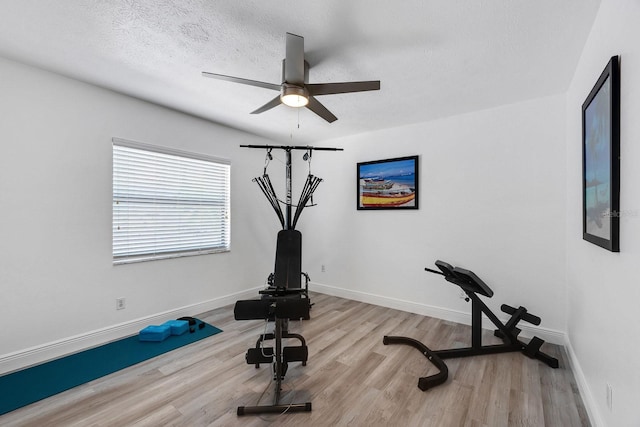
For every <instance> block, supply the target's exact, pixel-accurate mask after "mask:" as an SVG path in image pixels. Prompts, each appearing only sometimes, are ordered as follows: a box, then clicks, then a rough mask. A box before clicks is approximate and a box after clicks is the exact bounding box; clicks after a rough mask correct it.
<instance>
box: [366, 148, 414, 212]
mask: <svg viewBox="0 0 640 427" xmlns="http://www.w3.org/2000/svg"><path fill="white" fill-rule="evenodd" d="M357 172H358V174H357V178H358V182H357V190H358V199H357V200H358V204H357V208H358V209H360V210H364V209H418V182H419V181H418V156H410V157H398V158H395V159H386V160H376V161H372V162H362V163H358V171H357Z"/></svg>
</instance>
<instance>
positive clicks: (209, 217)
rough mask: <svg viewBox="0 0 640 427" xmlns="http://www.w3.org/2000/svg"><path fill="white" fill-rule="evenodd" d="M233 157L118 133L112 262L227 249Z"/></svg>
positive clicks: (114, 139)
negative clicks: (127, 137) (134, 139)
mask: <svg viewBox="0 0 640 427" xmlns="http://www.w3.org/2000/svg"><path fill="white" fill-rule="evenodd" d="M230 169H231V166H230V164H229V161H226V160H220V159H215V158H212V157H208V156H202V155H198V154H191V153H184V152H180V151H177V150H169V149H164V148H159V147H154V146H150V145H147V144H141V143H137V142H132V141H126V140H122V139H119V138H113V262H114V264H122V263H128V262H136V261H147V260H151V259H161V258H172V257H179V256H188V255H198V254H205V253H212V252H222V251H228V250H229V247H230V242H231V239H230V237H231V236H230V228H231V227H230V221H229V205H230V203H229V198H230V194H229V188H230Z"/></svg>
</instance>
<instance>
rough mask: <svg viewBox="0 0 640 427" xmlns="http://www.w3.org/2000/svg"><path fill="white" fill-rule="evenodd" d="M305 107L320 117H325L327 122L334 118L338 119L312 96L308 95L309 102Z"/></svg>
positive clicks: (332, 120) (331, 121)
mask: <svg viewBox="0 0 640 427" xmlns="http://www.w3.org/2000/svg"><path fill="white" fill-rule="evenodd" d="M307 108H308V109H309V110H311V111H313V112H314V113H316V114H317V115H319V116H320V117H322V118H323V119H325V120H326V121H328V122H329V123H333V122H335V121H336V120H338V118H337V117H336V116H334V115H333V113H332V112H331V111H329V110H327V107H325V106H324V105H322V104H321V103H320V102H319V101H318V100H317V99H315V98H314V97H313V96H310V97H309V103H308V104H307Z"/></svg>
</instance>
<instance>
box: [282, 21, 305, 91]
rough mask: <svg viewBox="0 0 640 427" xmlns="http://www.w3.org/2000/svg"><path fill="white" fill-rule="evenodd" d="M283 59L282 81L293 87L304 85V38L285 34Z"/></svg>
mask: <svg viewBox="0 0 640 427" xmlns="http://www.w3.org/2000/svg"><path fill="white" fill-rule="evenodd" d="M286 43H287V46H286V56H285V58H284V76H283V78H284V81H285V82H287V83H289V84H293V85H303V84H304V37H301V36H297V35H295V34H291V33H287V40H286Z"/></svg>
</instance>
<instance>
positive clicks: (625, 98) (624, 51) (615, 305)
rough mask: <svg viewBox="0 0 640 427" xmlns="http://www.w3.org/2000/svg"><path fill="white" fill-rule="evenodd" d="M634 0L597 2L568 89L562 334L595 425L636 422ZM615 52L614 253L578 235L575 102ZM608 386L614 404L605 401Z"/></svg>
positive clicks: (638, 208)
mask: <svg viewBox="0 0 640 427" xmlns="http://www.w3.org/2000/svg"><path fill="white" fill-rule="evenodd" d="M638 22H640V2H638V1H637V0H603V2H602V4H601V6H600V11H599V12H598V15H597V18H596V20H595V23H594V25H593V29H592V31H591V34H590V36H589V39H588V41H587V43H586V45H585V48H584V51H583V54H582V57H581V59H580V62H579V64H578V67H577V71H576V74H575V76H574V79H573V81H572V84H571V87H570V89H569V91H568V93H567V106H566V108H567V183H566V187H567V207H566V211H567V238H566V240H567V265H568V268H567V283H568V293H569V307H570V310H569V316H568V336H569V341H570V347H571V348H572V351H573V353H574V355H575V363H576V365H577V366H576V368H577V369H576V372H577V373H578V375H579V380H580V384H581V390H582V395H583V397H584V398H585V400H586V401H587V403H588V405H587V406H588V407H589V408H591V416H592V419H593V420H594V421H595V422H596V424H597V425H602V426H604V425H608V426H639V425H640V413H639V412H638V408H637V405H638V402H639V401H640V358H639V357H638V355H639V354H640V321H638V303H639V302H640V286H638V284H639V283H638V278H639V277H640V262H639V261H640V257H639V255H640V237H639V236H640V192H639V191H638V183H640V170H639V169H638V167H637V165H638V159H640V145H639V144H638V141H640V120H638V117H639V116H640V79H639V76H640V45H638V40H639V39H640V26H638ZM613 55H620V60H621V61H620V67H621V71H620V74H621V101H620V104H621V105H620V107H621V119H620V121H621V124H620V126H621V127H620V146H621V160H620V165H621V174H620V180H621V192H620V209H621V212H623V213H625V214H624V215H623V216H622V218H621V220H620V253H610V252H607V251H606V250H604V249H601V248H599V247H597V246H595V245H592V244H590V243H588V242H586V241H583V240H582V212H581V206H582V193H581V191H582V189H581V176H582V163H581V156H582V154H581V140H582V134H581V126H582V125H581V111H582V110H581V105H582V103H583V102H584V100H585V98H586V97H587V95H588V94H589V91H590V90H591V88H592V87H593V85H594V84H595V82H596V80H597V79H598V76H599V75H600V73H601V72H602V70H603V68H604V67H605V65H606V63H607V61H608V60H609V58H610V57H611V56H613ZM606 384H610V385H611V386H612V388H613V408H612V410H611V411H610V410H609V409H608V408H607V405H606Z"/></svg>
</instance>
